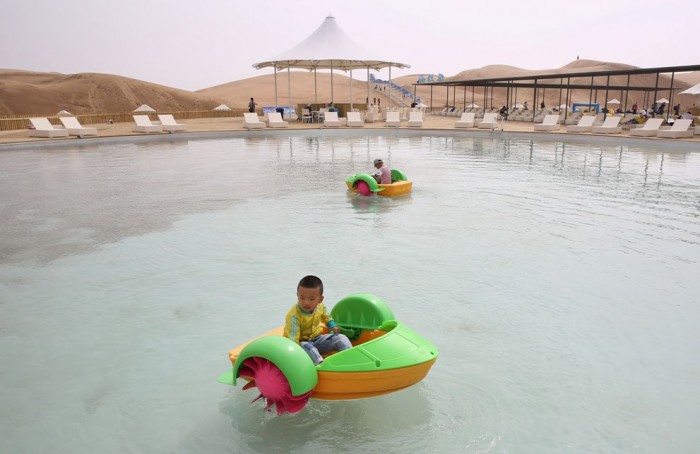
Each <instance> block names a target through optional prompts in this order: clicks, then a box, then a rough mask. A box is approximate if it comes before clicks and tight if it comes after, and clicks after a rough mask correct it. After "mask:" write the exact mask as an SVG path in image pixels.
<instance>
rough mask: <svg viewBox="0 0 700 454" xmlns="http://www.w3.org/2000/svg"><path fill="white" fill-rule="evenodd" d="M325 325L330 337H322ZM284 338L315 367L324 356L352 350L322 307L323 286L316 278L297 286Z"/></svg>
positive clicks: (305, 278)
mask: <svg viewBox="0 0 700 454" xmlns="http://www.w3.org/2000/svg"><path fill="white" fill-rule="evenodd" d="M321 323H324V324H325V325H326V326H327V327H328V329H329V330H330V331H331V334H322V332H323V329H322V328H321ZM284 336H285V337H288V338H289V339H291V340H293V341H294V342H296V343H298V344H299V345H300V346H301V348H303V349H304V350H306V353H308V354H309V356H310V357H311V360H312V361H313V362H314V364H316V365H319V364H321V363H322V362H323V356H321V355H323V354H324V353H328V352H330V351H332V350H337V351H339V352H341V351H343V350H347V349H348V348H351V347H352V344H351V343H350V340H349V339H348V338H347V336H345V335H344V334H340V328H338V327H337V326H336V324H335V322H334V321H333V319H332V318H331V316H330V315H329V314H328V312H327V311H326V307H325V306H324V305H323V282H322V281H321V279H319V278H318V277H316V276H304V277H303V278H302V279H301V281H299V285H297V304H295V305H294V307H292V309H291V310H290V311H289V312H288V313H287V317H286V319H285V324H284Z"/></svg>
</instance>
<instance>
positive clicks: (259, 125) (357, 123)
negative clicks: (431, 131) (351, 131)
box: [243, 111, 423, 131]
mask: <svg viewBox="0 0 700 454" xmlns="http://www.w3.org/2000/svg"><path fill="white" fill-rule="evenodd" d="M267 120H268V121H267V125H266V124H265V122H263V121H260V118H259V117H258V114H256V113H255V112H245V113H244V114H243V126H244V127H245V128H246V129H248V130H249V131H250V130H251V129H264V128H265V127H266V126H268V127H270V128H277V127H283V128H286V127H287V125H288V123H287V122H286V121H283V120H282V118H281V116H280V114H279V113H278V112H276V113H273V112H270V113H268V114H267ZM344 123H345V125H346V126H348V127H351V128H361V127H363V126H364V125H365V123H364V121H362V117H361V116H360V112H348V113H347V119H346V121H345V122H344ZM407 125H408V127H411V128H420V127H422V126H423V112H420V111H414V112H410V113H409V118H408V123H407ZM323 126H324V127H326V128H337V127H340V126H343V122H342V121H341V120H340V119H339V118H338V113H337V112H326V113H325V115H324V118H323ZM384 126H387V127H394V128H398V127H400V126H401V117H400V112H396V111H393V112H387V113H386V121H385V123H384Z"/></svg>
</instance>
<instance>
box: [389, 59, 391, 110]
mask: <svg viewBox="0 0 700 454" xmlns="http://www.w3.org/2000/svg"><path fill="white" fill-rule="evenodd" d="M389 109H391V65H389Z"/></svg>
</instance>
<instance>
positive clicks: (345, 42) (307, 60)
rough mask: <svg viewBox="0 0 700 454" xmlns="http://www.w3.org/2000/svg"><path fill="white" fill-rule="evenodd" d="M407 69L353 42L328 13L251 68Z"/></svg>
mask: <svg viewBox="0 0 700 454" xmlns="http://www.w3.org/2000/svg"><path fill="white" fill-rule="evenodd" d="M390 66H393V67H397V68H410V65H407V64H405V63H398V62H393V61H389V60H382V59H380V58H378V57H375V56H374V55H372V54H370V53H369V52H368V51H366V50H364V49H363V48H362V47H361V46H360V45H359V44H357V43H356V42H355V41H353V40H352V39H351V38H350V37H349V36H348V35H347V34H346V33H345V32H344V31H343V30H342V29H341V28H340V27H339V26H338V24H337V23H336V21H335V17H333V16H328V17H326V19H325V20H324V21H323V23H322V24H321V26H320V27H318V28H317V29H316V31H315V32H313V33H312V34H311V35H309V37H308V38H306V39H305V40H304V41H302V42H300V43H299V44H297V45H296V46H295V47H292V48H291V49H289V50H288V51H286V52H284V53H282V54H280V55H278V56H277V57H275V58H273V59H272V60H269V61H264V62H260V63H255V64H254V65H253V68H255V69H262V68H268V67H277V68H303V69H342V70H344V71H346V70H349V69H358V68H370V69H375V70H379V69H381V68H386V67H390Z"/></svg>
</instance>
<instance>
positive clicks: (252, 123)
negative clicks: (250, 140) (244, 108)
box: [243, 112, 265, 131]
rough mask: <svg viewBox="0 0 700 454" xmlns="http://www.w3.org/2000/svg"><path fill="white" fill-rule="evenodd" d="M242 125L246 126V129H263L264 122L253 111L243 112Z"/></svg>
mask: <svg viewBox="0 0 700 454" xmlns="http://www.w3.org/2000/svg"><path fill="white" fill-rule="evenodd" d="M243 127H244V128H247V129H248V131H250V130H251V129H264V128H265V123H263V122H262V121H260V118H258V114H256V113H255V112H243Z"/></svg>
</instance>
